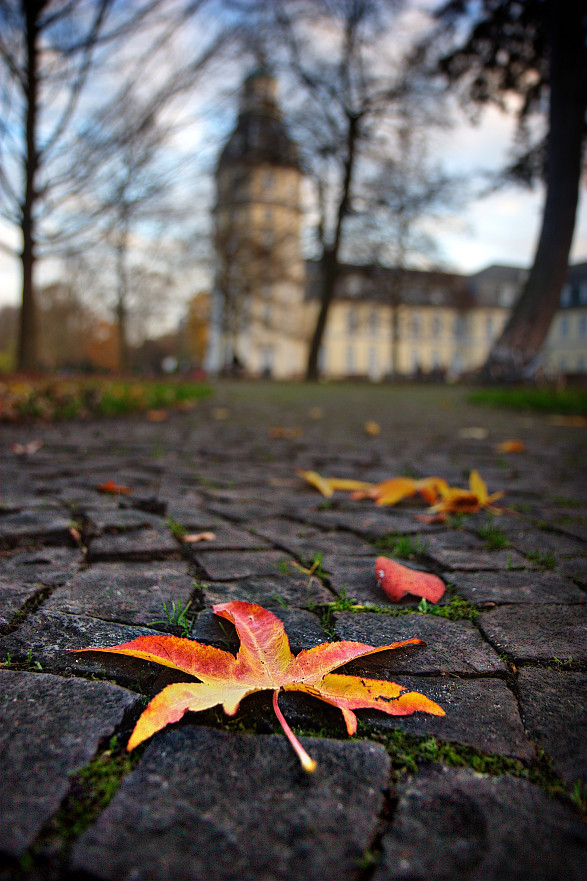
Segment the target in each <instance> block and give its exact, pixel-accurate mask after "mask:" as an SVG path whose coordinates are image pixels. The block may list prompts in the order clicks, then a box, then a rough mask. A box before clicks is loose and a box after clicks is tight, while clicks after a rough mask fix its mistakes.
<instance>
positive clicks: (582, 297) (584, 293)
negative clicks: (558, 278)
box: [579, 281, 587, 306]
mask: <svg viewBox="0 0 587 881" xmlns="http://www.w3.org/2000/svg"><path fill="white" fill-rule="evenodd" d="M579 305H580V306H585V305H587V281H582V282H581V284H580V285H579Z"/></svg>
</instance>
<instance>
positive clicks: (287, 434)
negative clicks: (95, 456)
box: [269, 425, 303, 440]
mask: <svg viewBox="0 0 587 881" xmlns="http://www.w3.org/2000/svg"><path fill="white" fill-rule="evenodd" d="M302 434H303V431H302V429H301V428H284V426H282V425H276V426H274V427H273V428H270V429H269V437H284V438H287V440H294V439H295V438H296V437H301V436H302Z"/></svg>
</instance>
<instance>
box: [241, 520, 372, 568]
mask: <svg viewBox="0 0 587 881" xmlns="http://www.w3.org/2000/svg"><path fill="white" fill-rule="evenodd" d="M251 528H252V529H253V530H254V532H255V533H256V534H257V535H262V536H264V537H265V538H267V539H269V541H271V542H272V543H273V544H275V545H277V547H279V548H282V549H283V550H285V551H289V552H290V553H292V554H295V556H296V557H300V558H302V559H303V560H305V561H307V562H310V561H311V560H312V558H313V557H314V556H315V554H317V553H320V552H321V551H322V548H324V547H327V548H328V550H329V553H332V554H340V555H341V556H345V555H347V556H348V555H349V554H355V555H361V554H372V553H373V548H372V546H371V545H370V544H369V543H368V542H366V541H363V540H362V539H360V538H359V537H358V536H356V535H353V533H352V532H347V531H345V532H342V531H337V532H327V533H326V532H324V531H323V530H320V529H316V528H315V527H312V526H308V525H307V524H304V523H296V522H295V521H291V520H287V519H286V518H285V517H272V518H271V519H270V520H266V521H259V520H256V521H253V522H252V523H251Z"/></svg>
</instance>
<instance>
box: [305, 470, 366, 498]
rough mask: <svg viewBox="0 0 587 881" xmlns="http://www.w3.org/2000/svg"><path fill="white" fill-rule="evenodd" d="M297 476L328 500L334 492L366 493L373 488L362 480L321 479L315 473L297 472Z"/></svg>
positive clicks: (342, 478)
mask: <svg viewBox="0 0 587 881" xmlns="http://www.w3.org/2000/svg"><path fill="white" fill-rule="evenodd" d="M297 474H298V475H299V476H300V477H303V478H304V480H305V481H306V483H309V484H310V486H313V487H314V488H315V489H317V490H318V492H320V493H322V495H323V496H326V498H330V496H332V495H333V494H334V493H335V491H336V490H343V491H345V492H351V491H353V490H354V491H361V492H367V491H368V490H370V489H371V488H372V487H373V484H372V483H366V482H365V481H364V480H353V479H352V478H347V477H322V475H321V474H318V472H317V471H297Z"/></svg>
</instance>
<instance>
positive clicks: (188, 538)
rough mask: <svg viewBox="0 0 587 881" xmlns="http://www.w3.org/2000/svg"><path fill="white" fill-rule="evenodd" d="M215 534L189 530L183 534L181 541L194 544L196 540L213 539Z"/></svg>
mask: <svg viewBox="0 0 587 881" xmlns="http://www.w3.org/2000/svg"><path fill="white" fill-rule="evenodd" d="M215 539H216V535H215V534H214V533H213V532H190V533H189V534H188V535H184V536H183V538H182V541H184V542H185V543H186V544H195V543H196V542H198V541H214V540H215Z"/></svg>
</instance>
